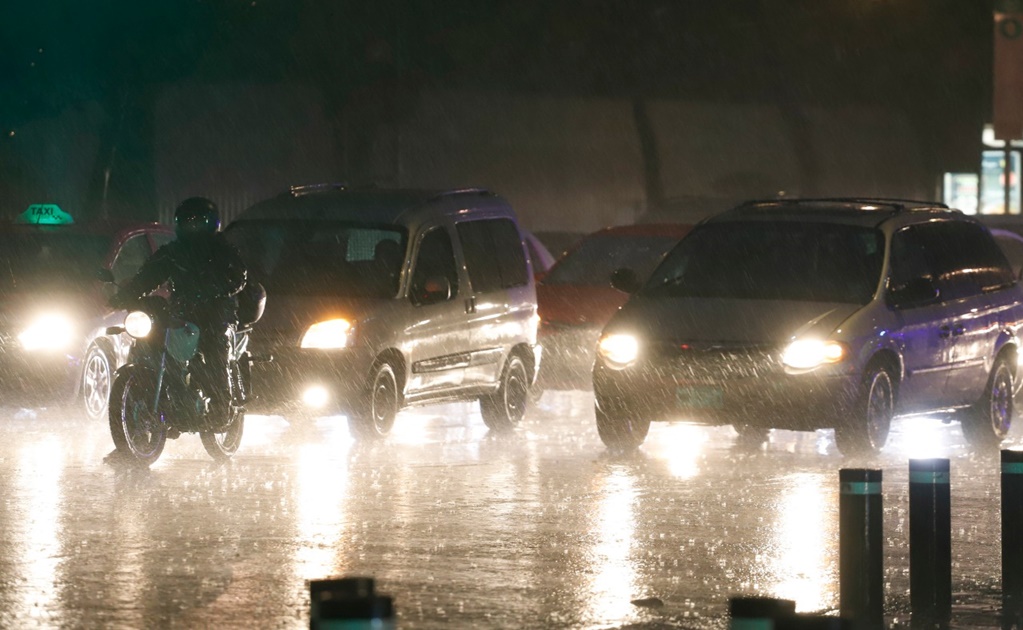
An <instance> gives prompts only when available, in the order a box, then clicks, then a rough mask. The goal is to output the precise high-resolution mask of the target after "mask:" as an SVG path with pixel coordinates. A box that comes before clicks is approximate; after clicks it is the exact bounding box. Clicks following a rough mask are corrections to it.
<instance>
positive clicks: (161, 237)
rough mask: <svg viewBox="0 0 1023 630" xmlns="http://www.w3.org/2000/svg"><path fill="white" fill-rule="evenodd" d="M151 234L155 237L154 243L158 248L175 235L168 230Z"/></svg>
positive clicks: (171, 239)
mask: <svg viewBox="0 0 1023 630" xmlns="http://www.w3.org/2000/svg"><path fill="white" fill-rule="evenodd" d="M150 236H152V237H153V245H155V246H156V248H157V249H159V248H161V247H163V246H164V245H166V244H167V243H170V242H171V241H173V240H174V235H173V234H168V233H166V232H150Z"/></svg>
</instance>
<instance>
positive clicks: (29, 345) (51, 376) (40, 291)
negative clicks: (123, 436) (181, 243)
mask: <svg viewBox="0 0 1023 630" xmlns="http://www.w3.org/2000/svg"><path fill="white" fill-rule="evenodd" d="M173 238H174V231H173V230H172V229H171V228H169V227H167V226H164V225H160V224H158V223H144V224H139V223H133V224H123V223H118V224H115V223H110V222H103V223H78V222H76V221H75V220H74V218H73V217H72V216H71V215H70V214H68V213H66V212H64V211H63V210H61V209H60V208H59V207H58V206H56V205H55V204H35V205H32V206H29V208H28V209H27V210H26V211H25V212H23V213H22V214H20V215H19V216H18V217H17V218H16V219H15V220H14V221H13V222H6V223H0V400H3V404H4V405H16V406H19V407H28V408H32V407H48V406H52V405H55V404H65V403H69V402H73V403H74V404H75V405H76V406H77V407H78V408H79V409H81V410H83V411H85V413H86V415H88V416H89V417H90V418H93V419H102V420H105V419H106V417H107V403H108V400H109V397H110V383H111V381H112V380H113V372H114V370H115V369H116V368H118V367H119V366H120V365H121V364H123V363H124V361H125V360H126V358H127V350H128V344H129V342H128V340H127V337H124V338H123V339H122V335H115V336H110V335H107V334H106V329H107V327H108V326H115V325H120V324H121V323H123V321H124V314H125V313H124V311H114V310H112V309H111V308H110V307H109V306H107V299H108V297H109V295H110V293H111V292H112V291H113V290H115V288H116V287H114V286H113V285H112V284H111V282H110V281H111V280H113V281H114V282H123V281H124V280H126V279H128V278H130V277H131V276H133V275H134V274H135V272H136V271H138V269H139V267H141V266H142V263H143V262H144V261H145V260H146V259H148V258H149V257H150V256H151V255H152V253H153V252H154V251H155V250H156V248H157V247H159V246H160V245H162V244H164V243H166V242H168V241H170V240H171V239H173Z"/></svg>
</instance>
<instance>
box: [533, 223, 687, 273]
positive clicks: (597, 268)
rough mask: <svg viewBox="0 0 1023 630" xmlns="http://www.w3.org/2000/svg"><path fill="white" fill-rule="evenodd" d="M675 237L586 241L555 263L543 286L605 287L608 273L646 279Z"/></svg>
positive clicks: (601, 237) (608, 236)
mask: <svg viewBox="0 0 1023 630" xmlns="http://www.w3.org/2000/svg"><path fill="white" fill-rule="evenodd" d="M678 240H679V239H678V238H677V237H665V236H642V235H627V234H619V235H614V234H601V235H595V236H591V237H588V238H586V239H584V240H583V241H582V242H580V243H579V246H578V247H577V248H576V249H574V250H572V251H571V252H569V253H568V254H567V255H566V256H565V257H564V258H562V259H561V260H559V261H558V264H556V265H555V266H554V267H553V268H552V269H551V271H550V273H549V274H547V276H546V277H545V278H544V280H543V283H544V284H547V285H551V284H584V285H607V284H608V283H609V282H610V280H611V272H613V271H615V270H616V269H622V268H626V269H632V270H633V271H635V272H636V276H637V277H639V278H646V277H647V276H649V275H650V272H651V271H653V269H654V267H656V266H657V263H659V262H660V261H661V258H662V257H663V256H664V253H665V252H667V251H668V250H669V249H671V247H672V246H673V245H675V243H678Z"/></svg>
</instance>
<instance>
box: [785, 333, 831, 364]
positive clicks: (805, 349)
mask: <svg viewBox="0 0 1023 630" xmlns="http://www.w3.org/2000/svg"><path fill="white" fill-rule="evenodd" d="M845 357H846V349H845V346H844V345H842V344H841V343H839V342H837V341H830V340H823V339H797V340H795V341H793V342H792V343H790V344H789V345H788V346H787V347H786V348H785V350H784V351H783V352H782V355H781V361H782V363H784V364H785V365H786V366H788V367H790V368H793V369H796V370H812V369H814V368H816V367H820V366H822V365H827V364H829V363H838V362H839V361H841V360H842V359H844V358H845Z"/></svg>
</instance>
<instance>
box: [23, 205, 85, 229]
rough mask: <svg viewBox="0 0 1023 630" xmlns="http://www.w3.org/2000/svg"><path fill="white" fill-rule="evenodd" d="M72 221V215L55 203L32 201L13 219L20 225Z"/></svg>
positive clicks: (69, 222) (66, 222) (60, 223)
mask: <svg viewBox="0 0 1023 630" xmlns="http://www.w3.org/2000/svg"><path fill="white" fill-rule="evenodd" d="M74 222H75V219H74V217H72V216H71V215H70V214H68V213H67V212H64V211H63V210H61V209H60V206H58V205H57V204H55V203H34V204H32V205H31V206H29V207H28V209H27V210H25V211H24V212H22V213H21V214H19V215H18V218H17V219H15V223H20V224H22V225H71V224H72V223H74Z"/></svg>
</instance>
